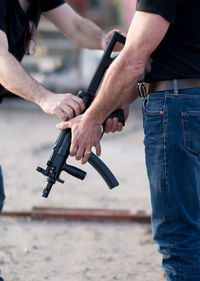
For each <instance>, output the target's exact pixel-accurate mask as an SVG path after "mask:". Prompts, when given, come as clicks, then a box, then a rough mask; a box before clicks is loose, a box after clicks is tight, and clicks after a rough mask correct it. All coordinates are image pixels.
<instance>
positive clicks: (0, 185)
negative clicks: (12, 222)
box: [0, 166, 5, 213]
mask: <svg viewBox="0 0 200 281" xmlns="http://www.w3.org/2000/svg"><path fill="white" fill-rule="evenodd" d="M4 200H5V193H4V184H3V175H2V169H1V166H0V213H1V211H2V209H3V204H4Z"/></svg>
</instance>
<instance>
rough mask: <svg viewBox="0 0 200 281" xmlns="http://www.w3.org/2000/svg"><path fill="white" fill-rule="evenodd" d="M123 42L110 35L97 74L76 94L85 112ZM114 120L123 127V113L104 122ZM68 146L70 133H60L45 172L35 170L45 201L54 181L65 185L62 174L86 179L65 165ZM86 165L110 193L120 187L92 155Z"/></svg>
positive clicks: (38, 168)
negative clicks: (42, 180) (42, 178)
mask: <svg viewBox="0 0 200 281" xmlns="http://www.w3.org/2000/svg"><path fill="white" fill-rule="evenodd" d="M125 40H126V39H125V37H124V36H122V35H121V34H119V33H118V32H114V33H113V35H112V37H111V39H110V41H109V44H108V46H107V48H106V50H105V52H104V54H103V56H102V58H101V60H100V62H99V65H98V67H97V70H96V72H95V74H94V76H93V78H92V80H91V82H90V85H89V87H88V90H87V91H82V90H80V91H79V92H78V95H77V96H78V97H80V98H82V99H83V101H84V104H85V108H86V109H87V108H88V107H89V106H90V104H91V103H92V101H93V99H94V98H95V95H96V92H97V90H98V88H99V85H100V83H101V80H102V78H103V76H104V73H105V71H106V70H107V68H108V67H109V65H110V64H111V62H112V61H113V60H114V59H115V57H114V58H111V54H112V51H113V49H114V47H115V44H116V43H117V42H120V43H122V44H125ZM114 117H117V118H118V120H119V122H121V123H122V124H123V125H125V121H124V114H123V111H122V110H115V111H114V112H112V113H111V114H110V116H108V117H107V118H106V120H107V119H108V118H114ZM106 120H105V121H104V123H103V124H102V126H103V128H104V126H105V122H106ZM70 145H71V129H67V130H63V131H61V132H60V134H59V136H58V138H57V140H56V142H55V144H54V147H53V151H52V154H51V156H50V158H49V160H48V161H47V164H46V165H47V166H46V169H45V170H44V169H43V168H41V167H37V171H38V172H40V173H42V174H43V175H45V176H46V177H47V185H46V187H45V189H44V190H43V193H42V196H43V197H45V198H47V197H48V195H49V193H50V191H51V188H52V186H53V184H55V182H56V181H58V182H60V183H64V181H63V180H62V179H60V174H61V172H62V171H65V172H67V173H68V174H70V175H72V176H74V177H76V178H79V179H81V180H83V179H84V178H85V176H86V172H84V171H83V170H80V169H78V168H76V167H73V166H71V165H68V164H67V163H66V161H67V158H68V157H69V150H70ZM88 163H89V164H91V165H92V166H93V167H94V168H95V169H96V170H97V172H98V173H99V174H100V175H101V176H102V177H103V179H104V180H105V182H106V183H107V185H108V186H109V188H110V189H112V188H114V187H116V186H118V185H119V183H118V181H117V179H116V178H115V176H114V175H113V174H112V172H111V171H110V170H109V168H108V167H107V166H106V165H105V164H104V163H103V162H102V161H101V160H100V158H98V157H97V156H96V155H95V154H94V153H91V155H90V157H89V159H88Z"/></svg>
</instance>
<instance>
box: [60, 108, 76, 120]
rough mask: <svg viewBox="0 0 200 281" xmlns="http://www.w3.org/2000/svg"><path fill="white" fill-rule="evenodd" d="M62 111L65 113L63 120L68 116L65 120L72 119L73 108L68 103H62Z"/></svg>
mask: <svg viewBox="0 0 200 281" xmlns="http://www.w3.org/2000/svg"><path fill="white" fill-rule="evenodd" d="M62 112H63V113H64V115H65V120H63V121H66V117H67V118H68V119H67V120H69V119H72V118H73V117H74V110H73V108H72V107H71V106H69V105H63V106H62Z"/></svg>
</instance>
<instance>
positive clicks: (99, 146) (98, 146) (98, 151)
mask: <svg viewBox="0 0 200 281" xmlns="http://www.w3.org/2000/svg"><path fill="white" fill-rule="evenodd" d="M95 149H96V155H97V156H101V145H100V142H98V143H97V144H96V145H95Z"/></svg>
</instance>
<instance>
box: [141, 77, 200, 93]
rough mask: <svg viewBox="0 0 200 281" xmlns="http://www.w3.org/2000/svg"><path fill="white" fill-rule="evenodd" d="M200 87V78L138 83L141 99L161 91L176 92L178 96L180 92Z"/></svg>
mask: <svg viewBox="0 0 200 281" xmlns="http://www.w3.org/2000/svg"><path fill="white" fill-rule="evenodd" d="M198 87H200V78H185V79H174V80H163V81H156V82H152V83H145V82H142V83H138V90H139V93H140V95H141V97H146V96H147V95H149V94H151V93H155V92H160V91H171V90H174V92H175V94H178V90H183V89H191V88H198Z"/></svg>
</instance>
